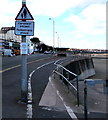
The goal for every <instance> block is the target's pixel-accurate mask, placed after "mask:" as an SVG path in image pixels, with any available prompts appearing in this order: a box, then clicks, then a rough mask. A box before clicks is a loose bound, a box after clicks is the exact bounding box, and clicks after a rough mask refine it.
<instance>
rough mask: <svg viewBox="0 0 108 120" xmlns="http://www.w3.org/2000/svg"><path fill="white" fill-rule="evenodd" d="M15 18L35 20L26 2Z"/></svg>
mask: <svg viewBox="0 0 108 120" xmlns="http://www.w3.org/2000/svg"><path fill="white" fill-rule="evenodd" d="M15 20H34V18H33V16H32V15H31V13H30V11H29V10H28V8H27V6H26V5H25V4H24V5H23V6H22V8H21V10H20V11H19V13H18V15H17V16H16V18H15Z"/></svg>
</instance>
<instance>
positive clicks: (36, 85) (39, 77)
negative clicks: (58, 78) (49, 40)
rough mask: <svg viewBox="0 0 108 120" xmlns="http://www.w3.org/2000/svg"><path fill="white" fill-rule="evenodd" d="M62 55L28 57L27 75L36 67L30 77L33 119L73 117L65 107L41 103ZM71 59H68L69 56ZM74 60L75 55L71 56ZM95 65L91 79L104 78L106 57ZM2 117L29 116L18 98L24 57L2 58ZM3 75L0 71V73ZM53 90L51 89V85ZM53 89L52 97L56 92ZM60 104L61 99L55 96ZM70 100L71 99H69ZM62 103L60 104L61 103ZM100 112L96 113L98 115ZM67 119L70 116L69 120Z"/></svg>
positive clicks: (93, 113)
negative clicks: (60, 107)
mask: <svg viewBox="0 0 108 120" xmlns="http://www.w3.org/2000/svg"><path fill="white" fill-rule="evenodd" d="M59 59H61V58H59V57H56V56H53V55H44V54H35V55H30V56H28V63H27V69H28V70H27V71H28V73H27V75H28V78H29V75H30V74H31V73H32V72H33V71H34V70H35V72H34V73H33V75H32V77H31V82H32V93H33V95H32V96H33V105H32V109H33V110H32V114H33V115H32V117H33V118H51V119H53V118H64V119H65V118H68V119H72V118H70V116H69V114H68V112H67V111H66V109H64V108H63V109H58V108H57V107H56V108H52V109H48V107H47V108H46V107H45V106H42V105H41V106H40V105H39V103H40V100H41V98H42V95H43V93H44V91H45V89H46V86H47V85H48V82H49V76H50V75H51V73H52V71H53V69H54V68H55V65H54V64H53V63H54V62H55V61H57V60H59ZM66 59H68V58H66ZM69 59H70V58H69ZM71 59H72V58H71ZM94 62H95V68H96V76H93V77H91V79H96V78H97V77H98V79H99V78H100V79H104V77H105V75H106V73H105V71H106V67H105V63H104V62H105V60H101V61H100V60H94ZM0 73H2V118H5V119H6V118H10V119H12V118H27V106H26V105H24V104H19V103H18V101H19V99H20V98H21V56H15V57H3V58H2V71H0ZM0 75H1V74H0ZM51 89H52V88H51ZM51 92H52V91H50V94H49V96H52V94H53V93H51ZM56 99H57V101H59V103H57V104H61V106H62V103H61V101H60V100H59V98H56ZM70 103H71V101H70ZM58 106H60V105H58ZM75 114H76V116H79V118H80V117H81V118H83V117H84V115H83V114H80V113H77V112H76V111H75ZM96 114H97V115H96ZM90 116H92V118H94V117H95V116H100V117H99V118H101V116H103V114H102V115H101V114H100V113H97V112H96V113H95V112H91V113H90ZM66 120H67V119H66Z"/></svg>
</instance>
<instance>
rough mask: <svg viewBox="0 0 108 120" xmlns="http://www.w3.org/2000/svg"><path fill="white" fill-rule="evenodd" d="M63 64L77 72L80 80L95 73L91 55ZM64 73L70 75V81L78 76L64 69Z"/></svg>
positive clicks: (66, 75)
mask: <svg viewBox="0 0 108 120" xmlns="http://www.w3.org/2000/svg"><path fill="white" fill-rule="evenodd" d="M63 66H65V67H66V68H67V69H68V70H70V71H71V72H73V73H75V74H77V75H78V78H79V80H82V79H85V78H88V77H90V76H92V75H95V70H94V64H93V60H92V58H90V57H88V58H81V59H76V60H74V61H72V62H70V63H68V64H65V65H63ZM63 74H64V76H65V77H66V78H67V77H68V78H69V80H70V81H71V80H74V79H75V78H76V77H75V76H74V75H71V74H67V72H66V71H65V70H63Z"/></svg>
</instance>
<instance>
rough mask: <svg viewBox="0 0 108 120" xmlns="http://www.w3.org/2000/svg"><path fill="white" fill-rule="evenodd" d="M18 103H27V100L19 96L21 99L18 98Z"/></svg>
mask: <svg viewBox="0 0 108 120" xmlns="http://www.w3.org/2000/svg"><path fill="white" fill-rule="evenodd" d="M18 103H19V104H27V103H28V100H27V99H25V98H21V99H19V100H18Z"/></svg>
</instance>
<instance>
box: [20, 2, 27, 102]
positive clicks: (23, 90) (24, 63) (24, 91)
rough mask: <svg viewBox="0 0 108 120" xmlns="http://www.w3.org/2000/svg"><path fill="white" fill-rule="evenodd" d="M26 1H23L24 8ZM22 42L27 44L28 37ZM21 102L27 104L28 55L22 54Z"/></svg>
mask: <svg viewBox="0 0 108 120" xmlns="http://www.w3.org/2000/svg"><path fill="white" fill-rule="evenodd" d="M24 4H26V0H22V6H23V5H24ZM22 42H24V43H26V36H25V35H22ZM21 102H24V103H26V102H27V55H26V54H22V77H21Z"/></svg>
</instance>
